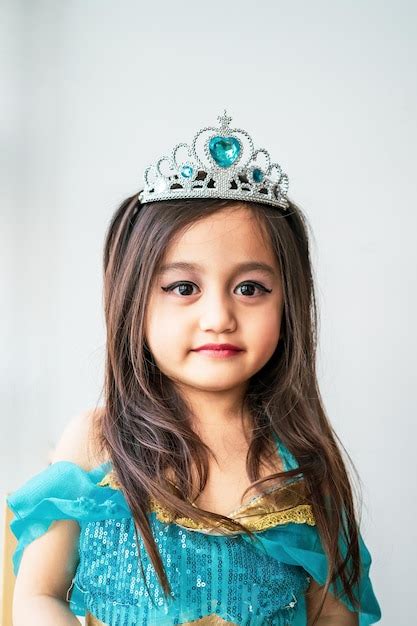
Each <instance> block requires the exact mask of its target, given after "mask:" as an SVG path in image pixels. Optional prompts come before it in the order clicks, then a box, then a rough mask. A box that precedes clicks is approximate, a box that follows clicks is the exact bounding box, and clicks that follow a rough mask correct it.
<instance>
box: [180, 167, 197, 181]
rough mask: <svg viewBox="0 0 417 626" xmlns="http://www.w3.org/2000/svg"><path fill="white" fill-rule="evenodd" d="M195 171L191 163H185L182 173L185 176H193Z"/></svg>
mask: <svg viewBox="0 0 417 626" xmlns="http://www.w3.org/2000/svg"><path fill="white" fill-rule="evenodd" d="M193 172H194V170H193V168H192V167H191V165H183V166H182V168H181V172H180V173H181V176H182V177H183V178H191V176H192V175H193Z"/></svg>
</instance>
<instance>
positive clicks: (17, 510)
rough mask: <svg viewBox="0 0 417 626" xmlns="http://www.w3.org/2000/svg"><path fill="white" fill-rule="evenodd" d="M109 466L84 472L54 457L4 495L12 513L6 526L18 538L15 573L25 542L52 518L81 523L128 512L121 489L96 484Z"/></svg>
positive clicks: (69, 462) (126, 514)
mask: <svg viewBox="0 0 417 626" xmlns="http://www.w3.org/2000/svg"><path fill="white" fill-rule="evenodd" d="M109 468H110V462H109V461H108V462H106V463H103V464H102V465H100V466H98V467H96V468H94V469H92V470H91V471H89V472H87V471H85V470H83V469H82V468H81V467H79V466H78V465H76V464H75V463H72V462H71V461H58V462H56V463H52V464H51V465H49V466H48V467H47V468H45V469H44V470H42V471H41V472H39V473H38V474H36V475H35V476H33V477H32V478H30V479H29V480H28V481H27V482H26V483H24V484H23V485H22V486H21V487H20V488H19V489H17V490H16V491H14V492H12V493H11V494H9V495H8V497H7V498H6V501H7V504H8V506H9V508H10V509H11V511H12V512H13V513H14V516H15V517H14V519H13V520H12V521H11V523H10V529H11V531H12V532H13V534H14V535H15V537H16V539H17V542H18V543H17V547H16V550H15V552H14V554H13V571H14V574H15V575H17V573H18V571H19V566H20V561H21V559H22V554H23V551H24V549H25V548H26V546H27V545H29V544H30V543H31V542H32V541H33V540H34V539H37V538H38V537H40V536H41V535H43V534H44V533H45V532H46V531H47V530H48V528H49V527H50V525H51V524H52V522H54V521H55V520H61V519H72V520H75V521H77V522H79V523H81V522H83V521H94V520H103V519H110V518H112V519H117V518H124V517H128V516H130V515H131V513H130V509H129V507H128V505H127V502H126V500H125V498H124V496H123V494H122V492H121V491H119V490H117V491H115V490H113V489H111V488H110V487H99V486H98V485H97V483H98V482H99V481H100V480H101V479H102V478H103V476H105V474H106V473H107V472H108V470H109Z"/></svg>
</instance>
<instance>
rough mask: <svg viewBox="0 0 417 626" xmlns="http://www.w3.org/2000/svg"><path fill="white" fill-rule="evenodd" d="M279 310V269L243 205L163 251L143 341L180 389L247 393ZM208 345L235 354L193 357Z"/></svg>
mask: <svg viewBox="0 0 417 626" xmlns="http://www.w3.org/2000/svg"><path fill="white" fill-rule="evenodd" d="M250 264H258V265H259V264H263V265H264V266H265V267H264V268H255V267H253V268H251V267H250ZM245 265H246V267H244V266H245ZM282 311H283V294H282V286H281V278H280V271H279V267H278V263H277V260H276V258H275V255H274V254H273V252H272V250H271V249H270V246H269V245H266V244H265V241H264V239H263V238H262V235H261V232H260V230H259V226H258V225H257V223H256V220H255V218H254V217H253V216H252V214H251V212H250V211H249V209H248V208H245V207H242V206H238V208H237V209H236V208H235V207H234V208H232V209H230V208H226V209H219V211H218V212H217V213H215V214H214V215H210V216H208V217H206V218H204V219H202V220H201V221H199V222H196V223H195V224H193V225H191V226H190V227H189V228H188V230H186V231H185V232H183V233H182V234H180V235H179V236H177V238H176V239H175V240H174V241H173V242H172V243H171V245H170V246H169V247H168V248H167V250H166V253H165V257H164V259H163V261H162V267H161V270H160V273H159V274H158V275H157V276H156V277H155V283H154V286H153V289H152V292H151V298H150V301H149V304H148V308H147V312H146V320H145V328H146V333H145V334H146V341H147V344H148V346H149V349H150V351H151V353H152V355H153V357H154V360H155V362H156V364H157V366H158V367H159V369H160V370H161V371H162V372H163V373H164V374H165V375H166V376H168V377H169V378H171V379H173V380H174V381H176V382H177V383H179V385H180V386H181V387H183V388H192V389H193V390H201V391H205V392H210V391H215V392H219V391H227V390H232V389H234V390H237V389H244V388H245V386H246V383H247V381H248V379H249V378H250V377H251V376H253V375H254V374H255V373H256V372H257V371H259V370H260V369H261V368H262V367H263V366H264V365H265V363H267V361H268V360H269V358H270V357H271V356H272V354H273V353H274V351H275V348H276V346H277V343H278V340H279V336H280V325H281V317H282ZM208 343H212V344H213V343H214V344H221V343H229V344H233V345H234V346H237V347H238V348H240V351H239V352H235V353H234V355H233V356H227V357H222V358H219V357H217V358H216V357H215V356H213V355H210V354H209V353H205V352H202V351H200V352H199V351H196V348H198V347H199V346H202V345H204V344H208ZM190 391H191V389H190Z"/></svg>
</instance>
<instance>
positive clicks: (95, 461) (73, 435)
mask: <svg viewBox="0 0 417 626" xmlns="http://www.w3.org/2000/svg"><path fill="white" fill-rule="evenodd" d="M104 410H105V409H104V407H97V408H94V409H88V410H86V411H83V412H82V413H79V414H77V415H75V416H74V417H72V418H71V419H70V420H69V421H68V423H67V424H66V426H65V427H64V429H63V431H62V433H61V435H60V437H59V439H58V442H57V444H56V445H55V447H54V448H53V450H52V452H51V453H50V456H49V460H50V463H56V462H57V461H70V462H72V463H75V464H76V465H78V466H79V467H81V468H82V469H84V470H85V471H91V470H92V469H94V468H96V467H98V466H100V465H103V464H104V463H106V462H108V461H109V458H108V455H107V453H106V452H105V451H103V446H102V444H101V440H100V420H101V418H102V416H103V414H104Z"/></svg>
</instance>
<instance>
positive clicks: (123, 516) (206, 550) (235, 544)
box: [7, 439, 381, 626]
mask: <svg viewBox="0 0 417 626" xmlns="http://www.w3.org/2000/svg"><path fill="white" fill-rule="evenodd" d="M276 441H277V449H278V452H279V454H280V455H281V458H282V461H283V465H284V468H285V469H286V470H287V469H291V468H294V467H298V463H297V461H296V459H295V457H294V456H293V455H292V454H291V453H290V452H289V450H288V449H287V448H286V447H284V445H283V443H282V442H281V441H279V440H278V439H277V440H276ZM111 470H112V467H111V463H110V462H106V463H103V464H102V465H100V466H98V467H96V468H94V469H93V470H91V471H84V470H83V469H82V468H81V467H79V466H78V465H76V464H74V463H72V462H69V461H59V462H56V463H53V464H52V465H49V466H48V467H47V468H46V469H44V470H43V471H41V472H40V473H38V474H36V475H35V476H33V477H32V478H30V479H29V480H28V481H27V482H26V483H25V484H23V486H21V487H20V488H19V489H17V490H16V491H14V492H13V493H11V494H10V495H9V496H8V498H7V503H8V506H9V507H10V509H11V510H12V512H13V513H14V519H13V520H12V522H11V523H10V528H11V530H12V532H13V533H14V535H15V536H16V538H17V540H18V544H17V547H16V550H15V552H14V554H13V568H14V573H15V574H17V572H18V570H19V564H20V560H21V557H22V553H23V550H24V549H25V547H26V546H27V545H28V544H29V543H30V542H31V541H33V540H34V539H36V538H37V537H39V536H40V535H42V534H43V533H45V532H46V531H47V530H48V528H49V526H50V525H51V523H52V522H53V521H54V520H60V519H72V520H76V521H77V522H78V524H79V526H80V536H79V544H78V552H79V563H78V566H77V569H76V572H75V575H74V578H73V580H72V584H71V587H70V588H69V590H68V593H67V600H68V602H69V608H70V610H71V611H72V612H73V613H74V614H75V615H79V616H83V615H87V616H89V617H90V616H92V619H93V621H91V622H89V623H91V624H97V623H100V622H103V623H104V624H106V625H109V626H131V625H134V624H137V625H143V626H149V625H153V624H155V625H156V624H158V625H164V626H171V625H175V624H188V623H190V622H193V621H196V620H200V621H199V622H198V624H204V623H206V624H225V623H226V624H236V625H239V626H240V625H243V624H244V625H245V626H266V625H273V626H306V624H307V616H306V602H305V592H306V590H307V588H308V586H309V584H310V581H311V579H312V578H313V579H314V580H316V581H317V582H318V583H319V584H321V585H323V584H324V582H325V579H326V570H327V558H326V555H325V553H324V550H323V547H322V545H321V541H320V538H319V535H318V532H317V529H316V526H315V522H314V517H312V515H311V513H310V514H308V511H307V510H306V505H304V506H303V505H298V504H297V503H296V502H295V503H293V505H290V506H288V500H287V503H285V502H284V501H283V502H281V507H278V509H276V508H272V509H269V513H268V514H266V515H265V510H266V511H267V512H268V509H267V508H266V509H265V507H264V511H263V512H264V516H263V517H264V518H265V519H266V520H269V521H268V522H267V523H266V524H265V526H264V529H263V530H260V531H258V532H256V537H257V538H258V539H259V541H258V542H256V543H253V542H252V541H251V539H250V537H248V536H247V535H246V534H244V533H242V532H237V533H233V534H231V533H230V534H229V535H221V534H214V533H213V532H207V531H204V530H202V529H201V528H199V527H197V528H193V527H192V524H188V525H187V523H186V522H185V520H187V519H189V518H176V521H169V520H168V518H167V517H164V515H163V507H162V509H160V510H158V508H156V509H154V510H150V511H149V513H148V514H149V519H150V523H151V527H152V531H153V534H154V537H155V540H156V545H157V548H158V550H159V552H160V554H161V558H162V562H163V564H164V568H165V571H166V572H167V577H168V580H169V582H170V585H171V589H172V592H171V597H169V598H168V599H166V598H165V596H164V594H163V591H162V589H161V587H160V584H159V579H158V578H157V576H156V573H155V570H154V568H153V565H152V562H151V561H150V559H149V558H148V555H147V553H146V550H145V547H144V544H143V542H142V538H141V535H140V534H139V539H140V551H141V558H142V562H143V567H144V572H145V577H146V581H147V583H148V588H149V591H150V593H148V591H147V588H146V587H145V585H144V580H143V577H142V573H141V569H140V565H139V563H138V552H137V548H136V544H135V537H134V520H133V517H132V514H131V511H130V509H129V507H128V505H127V502H126V499H125V498H124V495H123V493H122V491H121V489H119V488H117V485H115V484H114V483H112V482H111V481H109V480H108V477H109V476H111ZM296 482H297V481H296V480H294V483H293V484H294V485H295V484H296ZM300 485H301V483H300ZM281 489H282V488H281ZM269 492H270V493H271V494H272V496H273V495H274V493H273V490H269ZM265 493H266V492H265ZM282 493H283V492H282V491H280V490H279V489H276V488H275V496H276V495H278V496H279V497H283V496H282ZM287 495H288V494H287ZM265 497H271V495H269V496H268V495H267V496H265ZM284 500H285V499H284ZM259 504H262V505H264V504H265V502H264V496H262V495H261V496H256V497H255V498H252V500H250V501H249V503H246V504H245V505H243V506H242V507H239V509H237V510H236V511H237V512H240V513H241V514H242V513H243V515H244V514H245V512H246V513H248V510H249V509H250V507H251V506H252V507H255V510H256V506H258V507H259ZM248 507H249V509H248ZM307 508H309V505H308V506H307ZM161 511H162V512H161ZM258 512H259V511H258ZM232 517H233V515H232ZM261 517H262V516H261ZM248 519H250V518H248ZM181 520H184V523H181ZM240 521H241V522H242V523H245V522H243V520H242V519H240ZM341 546H343V543H341ZM360 552H361V558H362V564H363V569H362V577H361V580H360V584H359V588H358V595H357V597H359V599H360V602H361V612H360V613H359V626H367V625H368V624H373V623H375V622H377V621H379V620H380V618H381V610H380V607H379V604H378V601H377V599H376V597H375V594H374V591H373V588H372V584H371V581H370V577H369V569H370V565H371V555H370V553H369V551H368V549H367V547H366V545H365V543H364V541H363V539H362V536H360ZM337 582H338V583H339V582H340V581H337ZM341 588H342V587H341V585H340V586H339V584H338V585H337V589H341ZM330 591H333V592H334V587H333V585H331V587H330ZM342 600H343V602H344V603H345V604H346V606H347V607H348V608H349V609H350V610H353V607H352V606H351V605H350V603H349V601H348V599H347V598H346V597H345V596H343V597H342ZM208 616H210V618H209V617H208ZM213 618H214V619H213ZM95 619H96V620H99V621H94V620H95ZM216 620H217V621H216ZM223 620H224V621H223Z"/></svg>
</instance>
